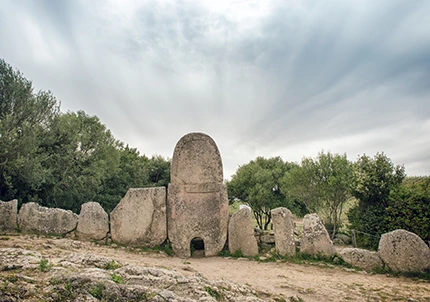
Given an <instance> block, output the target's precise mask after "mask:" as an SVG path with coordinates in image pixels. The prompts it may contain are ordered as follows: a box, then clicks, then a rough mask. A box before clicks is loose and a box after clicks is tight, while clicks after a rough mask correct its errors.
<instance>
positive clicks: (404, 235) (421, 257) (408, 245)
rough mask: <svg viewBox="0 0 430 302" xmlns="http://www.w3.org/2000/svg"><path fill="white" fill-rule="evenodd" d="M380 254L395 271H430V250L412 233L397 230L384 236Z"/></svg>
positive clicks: (380, 245) (380, 242) (381, 241)
mask: <svg viewBox="0 0 430 302" xmlns="http://www.w3.org/2000/svg"><path fill="white" fill-rule="evenodd" d="M378 254H379V256H380V257H381V258H382V260H383V261H384V262H385V264H386V265H387V266H388V267H389V268H391V269H392V270H394V271H400V272H420V271H426V270H429V269H430V248H429V247H428V246H427V244H425V242H424V241H423V240H422V239H421V238H420V237H419V236H418V235H416V234H414V233H412V232H408V231H405V230H395V231H392V232H389V233H386V234H383V235H382V236H381V240H380V241H379V248H378Z"/></svg>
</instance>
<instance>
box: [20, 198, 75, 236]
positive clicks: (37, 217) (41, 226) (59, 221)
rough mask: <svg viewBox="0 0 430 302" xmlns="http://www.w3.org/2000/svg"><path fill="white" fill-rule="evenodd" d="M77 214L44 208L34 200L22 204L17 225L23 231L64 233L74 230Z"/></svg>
mask: <svg viewBox="0 0 430 302" xmlns="http://www.w3.org/2000/svg"><path fill="white" fill-rule="evenodd" d="M77 224H78V215H76V214H75V213H73V212H72V211H69V210H67V211H66V210H63V209H57V208H46V207H42V206H40V205H38V204H37V203H35V202H29V203H25V204H23V205H22V207H21V209H20V210H19V214H18V225H19V227H20V228H21V230H22V231H23V232H27V233H36V234H53V235H54V234H55V235H64V234H67V233H70V232H72V231H73V230H75V228H76V225H77Z"/></svg>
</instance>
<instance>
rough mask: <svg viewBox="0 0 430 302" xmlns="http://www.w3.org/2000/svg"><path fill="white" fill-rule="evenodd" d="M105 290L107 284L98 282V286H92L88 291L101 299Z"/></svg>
mask: <svg viewBox="0 0 430 302" xmlns="http://www.w3.org/2000/svg"><path fill="white" fill-rule="evenodd" d="M104 290H105V285H104V284H103V283H99V284H97V286H95V287H93V288H90V290H89V291H88V292H89V293H90V295H91V296H93V297H94V298H96V299H98V300H101V299H102V298H103V291H104Z"/></svg>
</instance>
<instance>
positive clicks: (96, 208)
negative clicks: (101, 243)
mask: <svg viewBox="0 0 430 302" xmlns="http://www.w3.org/2000/svg"><path fill="white" fill-rule="evenodd" d="M108 232H109V216H108V214H107V213H106V212H105V210H104V209H103V208H102V207H101V205H100V204H99V203H97V202H87V203H84V204H83V205H82V206H81V212H80V214H79V220H78V226H77V228H76V236H77V238H78V239H79V240H101V239H104V238H106V236H107V233H108Z"/></svg>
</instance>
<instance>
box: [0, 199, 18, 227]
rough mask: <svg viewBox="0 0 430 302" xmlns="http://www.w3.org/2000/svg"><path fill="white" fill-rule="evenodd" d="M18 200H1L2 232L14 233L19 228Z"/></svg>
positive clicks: (0, 220)
mask: <svg viewBox="0 0 430 302" xmlns="http://www.w3.org/2000/svg"><path fill="white" fill-rule="evenodd" d="M17 223H18V200H17V199H14V200H11V201H1V200H0V231H14V230H15V229H17V228H18V224H17Z"/></svg>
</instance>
